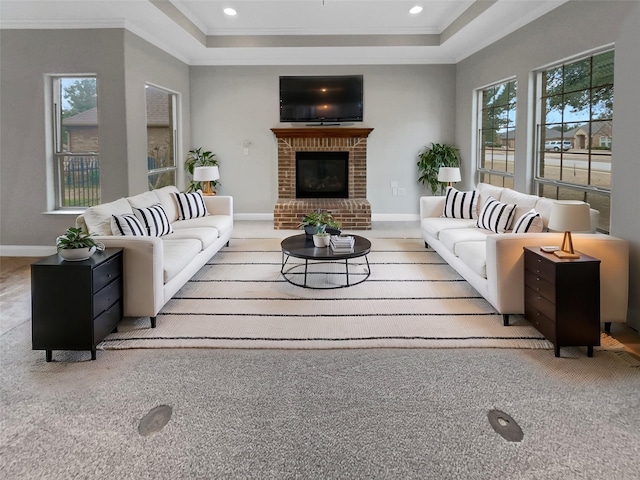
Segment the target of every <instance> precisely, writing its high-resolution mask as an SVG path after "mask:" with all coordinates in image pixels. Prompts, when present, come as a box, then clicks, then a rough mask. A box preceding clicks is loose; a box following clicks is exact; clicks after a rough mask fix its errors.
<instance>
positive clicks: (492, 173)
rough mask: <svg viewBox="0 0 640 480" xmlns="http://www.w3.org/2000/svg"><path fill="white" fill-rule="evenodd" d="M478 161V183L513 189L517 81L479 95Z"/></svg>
mask: <svg viewBox="0 0 640 480" xmlns="http://www.w3.org/2000/svg"><path fill="white" fill-rule="evenodd" d="M478 104H479V105H480V108H479V109H478V136H477V158H478V173H479V180H480V181H481V182H484V183H490V184H492V185H499V186H501V187H510V188H513V169H514V161H515V153H516V150H515V149H516V146H515V139H516V136H515V132H516V81H515V80H511V81H508V82H504V83H499V84H497V85H492V86H490V87H487V88H485V89H482V90H480V91H479V92H478Z"/></svg>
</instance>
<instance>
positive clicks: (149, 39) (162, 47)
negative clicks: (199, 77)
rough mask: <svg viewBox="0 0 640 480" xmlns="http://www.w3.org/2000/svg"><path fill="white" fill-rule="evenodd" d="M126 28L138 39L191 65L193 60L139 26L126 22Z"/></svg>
mask: <svg viewBox="0 0 640 480" xmlns="http://www.w3.org/2000/svg"><path fill="white" fill-rule="evenodd" d="M125 28H126V29H127V30H129V31H130V32H131V33H133V34H134V35H137V36H138V37H140V38H142V39H143V40H146V41H147V42H149V43H150V44H151V45H154V46H155V47H157V48H159V49H160V50H163V51H164V52H166V53H168V54H169V55H171V56H172V57H174V58H176V59H178V60H180V61H181V62H183V63H186V64H187V65H191V59H190V58H187V57H185V56H184V55H183V54H182V53H181V52H179V51H178V50H176V49H175V48H173V47H171V46H169V45H167V44H166V43H164V42H161V41H160V40H158V39H157V38H156V37H154V36H153V35H151V34H149V33H148V32H147V31H146V30H144V29H142V28H140V27H138V26H137V25H133V24H132V23H131V22H126V23H125Z"/></svg>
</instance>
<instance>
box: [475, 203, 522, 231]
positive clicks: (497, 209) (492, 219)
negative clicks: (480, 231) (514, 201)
mask: <svg viewBox="0 0 640 480" xmlns="http://www.w3.org/2000/svg"><path fill="white" fill-rule="evenodd" d="M515 210H516V206H515V205H510V204H508V203H502V202H499V201H498V200H496V199H495V198H493V197H489V198H487V201H486V202H484V205H483V206H482V211H481V212H480V215H479V216H478V222H477V223H476V225H477V226H478V227H479V228H484V229H485V230H491V231H492V232H495V233H504V232H506V231H507V230H508V229H509V226H510V225H511V221H512V220H513V212H515Z"/></svg>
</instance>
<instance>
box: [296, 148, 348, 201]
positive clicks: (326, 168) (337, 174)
mask: <svg viewBox="0 0 640 480" xmlns="http://www.w3.org/2000/svg"><path fill="white" fill-rule="evenodd" d="M348 175H349V152H296V198H349V186H348V185H349V181H348V179H349V176H348Z"/></svg>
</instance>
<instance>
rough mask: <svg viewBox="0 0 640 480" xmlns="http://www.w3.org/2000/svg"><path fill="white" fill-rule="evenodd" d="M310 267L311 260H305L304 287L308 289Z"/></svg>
mask: <svg viewBox="0 0 640 480" xmlns="http://www.w3.org/2000/svg"><path fill="white" fill-rule="evenodd" d="M308 265H309V260H307V259H306V258H305V260H304V287H305V288H307V266H308Z"/></svg>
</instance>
